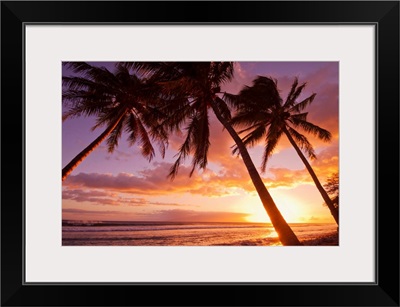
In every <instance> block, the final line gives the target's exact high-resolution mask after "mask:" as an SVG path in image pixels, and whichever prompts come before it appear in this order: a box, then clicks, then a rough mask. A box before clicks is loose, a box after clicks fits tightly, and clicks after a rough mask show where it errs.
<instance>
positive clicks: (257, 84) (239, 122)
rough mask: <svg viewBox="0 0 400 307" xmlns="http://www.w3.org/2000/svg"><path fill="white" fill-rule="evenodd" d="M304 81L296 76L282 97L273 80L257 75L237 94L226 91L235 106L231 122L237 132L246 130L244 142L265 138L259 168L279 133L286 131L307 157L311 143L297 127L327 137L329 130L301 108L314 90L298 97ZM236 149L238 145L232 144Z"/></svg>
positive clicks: (269, 152) (246, 143)
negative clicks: (251, 82)
mask: <svg viewBox="0 0 400 307" xmlns="http://www.w3.org/2000/svg"><path fill="white" fill-rule="evenodd" d="M305 85H306V84H305V83H303V84H301V85H299V84H298V80H297V79H295V81H294V83H293V84H292V87H291V89H290V92H289V94H288V96H287V98H286V100H285V101H283V99H282V98H281V97H280V95H279V91H278V89H277V84H276V81H275V80H273V79H271V78H268V77H263V76H259V77H257V78H256V79H255V80H254V81H253V85H252V86H250V87H249V86H247V87H245V88H244V89H243V90H241V91H240V92H239V94H238V95H232V94H225V99H226V100H228V101H231V102H232V104H234V105H235V106H236V109H237V112H236V114H235V116H234V117H233V118H232V121H231V123H232V125H234V126H237V127H241V128H242V130H241V131H240V132H239V133H245V132H246V133H247V134H246V135H245V136H244V137H243V142H244V144H245V145H246V146H254V145H256V144H258V143H259V142H260V141H261V140H264V143H265V147H264V155H263V160H262V165H261V170H262V171H263V172H264V171H265V169H266V165H267V161H268V158H269V157H270V156H271V155H272V153H273V152H274V149H275V148H276V145H277V144H278V142H279V140H280V137H281V136H282V134H285V133H288V134H289V135H290V136H291V137H292V138H293V139H294V141H295V142H296V144H297V145H298V146H299V148H300V149H301V150H302V151H304V152H305V153H306V154H307V155H308V156H309V158H311V159H314V158H315V152H314V149H313V146H312V145H311V144H310V142H309V141H308V140H307V138H306V137H305V136H304V135H303V134H302V133H300V132H299V131H298V128H301V129H302V130H303V131H305V132H307V133H311V134H312V135H314V136H317V137H318V138H320V139H322V140H323V141H329V140H330V139H331V133H330V132H329V131H327V130H325V129H322V128H320V127H318V126H316V125H314V124H312V123H310V122H309V121H307V115H308V112H303V111H304V109H305V108H306V107H307V106H308V105H310V104H311V103H312V102H313V100H314V98H315V96H316V94H312V95H311V96H309V97H307V98H305V99H303V100H301V101H300V102H298V101H297V99H298V97H299V96H300V94H301V92H302V90H303V89H304V87H305ZM234 152H235V153H236V152H237V148H234Z"/></svg>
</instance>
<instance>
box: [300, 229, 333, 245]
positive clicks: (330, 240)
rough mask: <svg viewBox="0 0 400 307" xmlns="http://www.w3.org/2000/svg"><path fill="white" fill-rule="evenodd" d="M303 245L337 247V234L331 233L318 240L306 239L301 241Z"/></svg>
mask: <svg viewBox="0 0 400 307" xmlns="http://www.w3.org/2000/svg"><path fill="white" fill-rule="evenodd" d="M301 242H302V243H303V244H304V245H311V246H312V245H315V246H318V245H321V246H338V245H339V233H338V232H336V231H335V232H332V233H329V234H326V235H323V236H320V237H318V238H314V239H308V240H303V241H301Z"/></svg>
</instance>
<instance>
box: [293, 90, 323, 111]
mask: <svg viewBox="0 0 400 307" xmlns="http://www.w3.org/2000/svg"><path fill="white" fill-rule="evenodd" d="M316 95H317V94H315V93H314V94H312V95H311V96H310V97H307V98H306V99H304V100H303V101H301V102H298V103H296V104H295V105H293V106H292V107H291V108H290V109H289V112H290V113H299V112H301V111H303V110H304V109H305V108H306V107H307V106H308V105H310V104H311V103H312V102H313V101H314V98H315V96H316Z"/></svg>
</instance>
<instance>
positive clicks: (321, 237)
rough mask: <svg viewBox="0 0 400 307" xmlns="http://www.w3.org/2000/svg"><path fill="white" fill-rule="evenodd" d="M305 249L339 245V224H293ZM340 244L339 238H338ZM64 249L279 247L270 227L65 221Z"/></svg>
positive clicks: (228, 224) (63, 226)
mask: <svg viewBox="0 0 400 307" xmlns="http://www.w3.org/2000/svg"><path fill="white" fill-rule="evenodd" d="M290 226H291V228H292V229H293V231H294V233H295V234H296V235H297V237H298V238H299V240H300V241H302V242H303V244H304V245H338V243H337V242H336V241H335V239H333V240H332V239H326V237H329V236H330V237H332V234H333V236H335V235H334V234H335V232H336V230H337V225H336V224H316V223H313V224H302V223H299V224H290ZM336 240H337V238H336ZM62 245H63V246H91V245H96V246H222V245H230V246H274V245H275V246H276V245H281V243H280V242H279V239H278V237H277V234H276V232H275V231H274V229H273V227H272V225H271V224H262V223H186V222H182V223H180V222H114V221H112V222H109V221H66V220H63V223H62Z"/></svg>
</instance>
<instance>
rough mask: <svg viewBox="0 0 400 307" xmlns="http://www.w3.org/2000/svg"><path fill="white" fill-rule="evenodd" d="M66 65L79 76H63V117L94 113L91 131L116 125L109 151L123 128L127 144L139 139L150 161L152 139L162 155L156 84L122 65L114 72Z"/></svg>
mask: <svg viewBox="0 0 400 307" xmlns="http://www.w3.org/2000/svg"><path fill="white" fill-rule="evenodd" d="M65 65H66V66H68V67H69V68H71V69H72V71H73V72H74V73H77V74H78V76H72V77H63V102H64V104H66V105H67V106H68V107H69V109H68V111H67V112H66V113H65V114H64V116H63V119H66V118H69V117H77V116H95V117H96V124H95V126H94V127H93V128H92V129H93V130H94V129H96V128H98V127H99V126H103V125H105V126H111V125H114V124H116V126H115V128H114V129H113V130H112V131H111V132H110V133H109V135H108V136H107V145H108V151H109V152H113V151H114V149H115V148H116V147H117V146H118V141H119V139H120V137H121V135H122V132H123V131H125V132H126V133H127V134H128V141H129V143H130V145H133V144H134V143H135V142H136V141H138V143H139V145H140V149H141V152H142V154H143V156H145V157H147V158H148V159H149V160H151V158H153V156H154V154H155V150H154V147H153V145H152V142H151V140H156V141H157V143H158V145H159V146H160V148H161V152H162V154H164V151H165V145H164V143H165V142H166V140H167V139H166V135H165V134H164V133H163V131H162V130H161V129H158V130H157V129H154V127H156V126H157V124H158V122H159V121H160V120H161V117H162V114H161V113H160V112H158V109H157V108H156V107H155V106H156V105H157V104H158V103H160V101H161V100H162V99H163V97H162V96H161V95H160V94H159V87H158V86H157V85H155V84H152V83H151V82H149V81H148V80H146V79H144V78H140V77H139V76H138V75H137V74H136V73H131V72H130V71H129V69H128V68H126V67H125V66H123V65H117V66H116V71H115V73H112V72H110V71H109V70H107V69H106V68H104V67H96V66H92V65H90V64H88V63H85V62H68V63H66V64H65Z"/></svg>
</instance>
